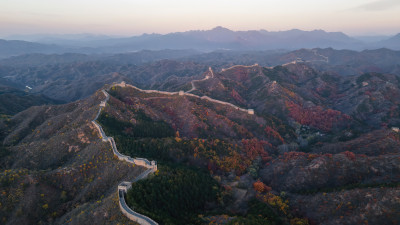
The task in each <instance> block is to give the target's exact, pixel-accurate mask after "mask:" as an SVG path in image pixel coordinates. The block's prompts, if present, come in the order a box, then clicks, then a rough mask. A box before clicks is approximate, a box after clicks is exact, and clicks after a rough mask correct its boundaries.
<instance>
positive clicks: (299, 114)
mask: <svg viewBox="0 0 400 225" xmlns="http://www.w3.org/2000/svg"><path fill="white" fill-rule="evenodd" d="M286 107H287V108H288V109H289V116H290V117H292V118H293V119H295V120H296V121H297V122H298V123H300V124H303V125H307V126H312V127H315V128H318V129H320V130H323V131H331V130H332V128H333V125H335V124H338V123H340V122H344V121H347V120H350V116H348V115H346V114H343V113H341V112H339V111H336V110H333V109H326V110H325V109H323V108H322V107H321V106H315V107H312V108H303V107H302V106H301V105H299V104H296V103H294V102H293V101H286Z"/></svg>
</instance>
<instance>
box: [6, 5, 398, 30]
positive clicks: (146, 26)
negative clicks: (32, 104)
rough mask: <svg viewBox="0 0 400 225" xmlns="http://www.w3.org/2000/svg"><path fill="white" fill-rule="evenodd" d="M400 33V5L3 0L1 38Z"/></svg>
mask: <svg viewBox="0 0 400 225" xmlns="http://www.w3.org/2000/svg"><path fill="white" fill-rule="evenodd" d="M216 26H223V27H226V28H229V29H231V30H260V29H265V30H268V31H282V30H290V29H295V28H296V29H302V30H314V29H323V30H325V31H332V32H333V31H342V32H344V33H346V34H348V35H352V36H355V35H394V34H397V33H400V0H279V1H277V0H56V1H55V0H0V36H3V37H4V36H7V35H13V34H41V33H47V34H72V33H93V34H106V35H123V36H131V35H140V34H143V33H161V34H165V33H169V32H178V31H187V30H209V29H212V28H213V27H216Z"/></svg>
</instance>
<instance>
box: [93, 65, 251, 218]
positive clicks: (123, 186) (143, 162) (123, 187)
mask: <svg viewBox="0 0 400 225" xmlns="http://www.w3.org/2000/svg"><path fill="white" fill-rule="evenodd" d="M209 70H210V73H211V77H214V73H213V71H212V70H211V68H209ZM207 79H209V77H208V76H207V77H206V78H204V79H203V80H207ZM200 81H201V80H200ZM114 86H120V87H131V88H134V89H137V90H139V91H141V92H144V93H159V94H165V95H183V96H190V97H194V98H199V99H204V100H208V101H210V102H215V103H218V104H223V105H227V106H230V107H233V108H235V109H237V110H240V111H243V112H247V113H249V114H254V110H252V109H243V108H240V107H239V106H236V105H234V104H232V103H229V102H224V101H220V100H216V99H213V98H210V97H208V96H202V97H200V96H198V95H194V94H191V93H188V92H182V91H180V92H167V91H158V90H142V89H140V88H138V87H135V86H133V85H129V84H126V83H125V82H121V83H119V84H113V85H112V86H111V87H114ZM192 86H193V87H192V89H191V90H190V91H193V90H194V89H195V86H194V83H193V82H192ZM111 87H110V88H111ZM102 92H103V94H104V95H105V96H106V99H105V100H104V101H102V102H101V103H100V108H99V111H98V113H97V115H96V117H95V118H94V119H93V120H92V123H93V125H94V126H95V127H96V129H97V130H98V132H99V134H100V135H101V139H102V141H104V142H109V143H110V145H111V147H112V150H113V153H114V155H115V156H116V157H117V158H118V159H119V160H122V161H126V162H128V163H133V164H135V165H139V166H143V167H146V168H148V169H147V170H146V171H145V172H143V173H142V174H140V175H139V176H138V177H137V178H136V179H135V180H133V181H132V182H136V181H138V180H140V179H143V178H146V177H147V176H148V175H149V174H150V173H152V172H154V171H156V170H157V163H156V162H155V161H149V160H147V159H145V158H131V157H129V156H126V155H123V154H121V153H120V152H118V149H117V146H116V144H115V141H114V138H113V137H108V136H107V135H106V134H105V132H104V130H103V128H102V127H101V126H100V124H98V123H97V122H96V120H97V118H98V117H99V115H100V113H101V110H102V109H103V108H104V107H105V106H106V104H107V101H108V100H109V99H110V95H109V94H108V93H107V92H106V91H105V90H102ZM132 182H129V181H123V182H121V183H120V184H119V185H118V198H119V207H120V209H121V211H122V213H123V214H124V215H125V216H126V217H128V218H129V219H131V220H132V221H135V222H137V223H139V224H142V225H158V223H157V222H155V221H154V220H152V219H150V218H149V217H147V216H144V215H142V214H139V213H137V212H135V211H133V210H132V209H131V208H129V207H128V205H127V204H126V201H125V194H126V192H127V191H128V190H129V189H130V188H131V187H132Z"/></svg>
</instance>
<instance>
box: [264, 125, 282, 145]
mask: <svg viewBox="0 0 400 225" xmlns="http://www.w3.org/2000/svg"><path fill="white" fill-rule="evenodd" d="M264 131H265V132H266V133H267V136H268V138H271V139H277V140H279V141H280V142H282V144H284V143H285V141H284V140H283V138H282V136H281V135H280V134H279V133H278V132H277V131H276V130H274V129H273V128H272V127H270V126H267V127H265V129H264Z"/></svg>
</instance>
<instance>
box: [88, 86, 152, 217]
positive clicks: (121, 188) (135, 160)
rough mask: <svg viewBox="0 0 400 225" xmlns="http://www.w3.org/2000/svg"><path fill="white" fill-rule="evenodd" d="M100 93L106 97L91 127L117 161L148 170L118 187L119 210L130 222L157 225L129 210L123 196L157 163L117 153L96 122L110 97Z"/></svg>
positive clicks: (111, 140) (113, 143)
mask: <svg viewBox="0 0 400 225" xmlns="http://www.w3.org/2000/svg"><path fill="white" fill-rule="evenodd" d="M102 93H103V94H104V95H105V96H106V99H105V100H104V101H102V102H101V103H100V108H99V111H98V113H97V115H96V117H95V118H94V119H93V120H92V123H93V125H94V126H95V127H96V129H97V130H98V132H99V134H100V135H101V139H102V141H104V142H109V143H110V145H111V148H112V150H113V153H114V155H115V156H116V157H117V158H118V159H119V160H121V161H126V162H128V163H133V164H135V165H138V166H143V167H146V168H148V169H147V170H146V171H145V172H143V173H142V174H140V175H139V176H138V177H136V178H135V180H133V181H132V182H129V181H123V182H121V183H120V184H119V185H118V198H119V208H120V209H121V211H122V213H123V214H124V215H125V216H126V217H128V218H129V219H130V220H132V221H135V222H137V223H139V224H141V225H157V224H158V223H157V222H155V221H154V220H152V219H150V218H149V217H147V216H144V215H142V214H140V213H137V212H135V211H133V210H132V209H131V208H129V206H128V205H127V204H126V201H125V194H126V193H127V191H128V190H129V189H130V188H131V187H132V183H133V182H136V181H138V180H140V179H143V178H146V177H147V176H148V175H149V174H150V173H152V172H155V171H156V170H157V163H156V162H155V161H151V162H150V161H149V160H147V159H144V158H131V157H129V156H126V155H123V154H121V153H120V152H118V149H117V146H116V144H115V141H114V138H113V137H108V136H107V135H106V134H105V132H104V130H103V128H102V127H101V126H100V124H98V123H97V122H96V120H97V118H98V117H99V115H100V113H101V110H102V109H103V108H104V107H105V106H106V104H107V101H108V100H109V99H110V95H109V94H108V93H107V92H106V91H105V90H102Z"/></svg>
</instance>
